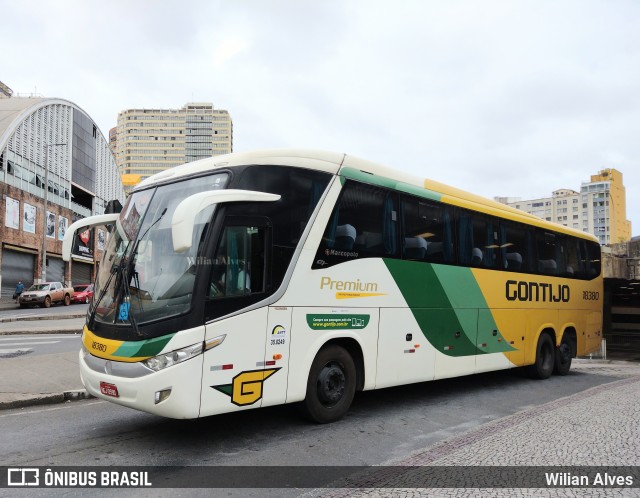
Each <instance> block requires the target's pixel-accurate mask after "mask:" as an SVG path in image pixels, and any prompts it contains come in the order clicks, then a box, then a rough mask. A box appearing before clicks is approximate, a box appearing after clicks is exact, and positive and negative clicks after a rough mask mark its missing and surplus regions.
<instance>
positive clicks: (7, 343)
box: [2, 341, 60, 347]
mask: <svg viewBox="0 0 640 498" xmlns="http://www.w3.org/2000/svg"><path fill="white" fill-rule="evenodd" d="M59 342H60V341H37V342H33V341H29V342H24V341H21V342H5V343H3V344H2V346H3V347H4V346H23V345H29V346H34V345H36V344H58V343H59Z"/></svg>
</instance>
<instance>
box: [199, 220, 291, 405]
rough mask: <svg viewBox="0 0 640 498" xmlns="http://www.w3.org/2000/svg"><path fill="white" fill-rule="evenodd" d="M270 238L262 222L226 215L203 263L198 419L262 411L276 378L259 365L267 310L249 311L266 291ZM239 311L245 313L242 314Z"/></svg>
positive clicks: (265, 222)
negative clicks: (203, 331) (205, 275)
mask: <svg viewBox="0 0 640 498" xmlns="http://www.w3.org/2000/svg"><path fill="white" fill-rule="evenodd" d="M270 234H271V229H270V224H269V222H268V220H267V219H265V218H257V217H245V216H227V217H226V218H225V222H224V225H223V227H222V229H221V233H220V237H219V241H218V242H217V247H216V250H215V252H214V255H213V257H212V258H210V260H209V258H205V259H206V261H205V263H208V264H209V266H210V267H211V268H210V270H209V274H210V277H209V284H208V285H207V291H206V292H207V296H206V302H205V315H206V320H207V321H209V323H207V324H206V338H205V347H206V348H209V349H207V350H206V351H205V357H204V366H203V376H202V382H203V383H202V397H201V410H200V415H201V416H203V415H210V414H213V413H222V412H228V411H235V410H239V409H245V408H256V407H259V406H262V399H263V393H264V387H265V385H268V383H269V382H270V381H271V380H272V379H271V377H272V376H275V375H276V373H277V369H274V368H273V366H272V365H265V341H264V336H265V325H267V324H268V317H269V309H268V308H267V307H266V306H262V307H259V308H255V309H251V307H252V306H254V307H255V305H256V304H257V303H259V302H260V301H262V300H264V299H265V297H266V296H267V295H268V292H269V291H270V287H269V268H270V265H269V264H268V262H269V258H270V250H269V247H270V239H271V235H270ZM245 308H247V309H248V310H249V311H244V312H243V311H242V310H243V309H245ZM227 315H229V317H228V318H223V319H221V320H218V321H215V319H216V317H218V316H221V317H224V316H227ZM285 325H286V323H285ZM272 354H275V353H272ZM283 357H284V355H283Z"/></svg>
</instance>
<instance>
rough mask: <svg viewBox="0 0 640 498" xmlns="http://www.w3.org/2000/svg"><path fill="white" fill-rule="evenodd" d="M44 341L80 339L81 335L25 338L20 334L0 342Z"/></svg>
mask: <svg viewBox="0 0 640 498" xmlns="http://www.w3.org/2000/svg"><path fill="white" fill-rule="evenodd" d="M42 339H80V334H65V335H49V334H37V335H35V336H33V335H32V336H27V337H23V336H21V335H19V334H14V335H11V336H9V337H6V336H5V337H2V338H0V341H17V340H20V341H38V340H42Z"/></svg>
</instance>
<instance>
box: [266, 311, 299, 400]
mask: <svg viewBox="0 0 640 498" xmlns="http://www.w3.org/2000/svg"><path fill="white" fill-rule="evenodd" d="M292 313H293V308H292V307H290V306H272V307H270V308H269V316H268V321H267V330H266V344H265V355H264V369H265V370H264V375H263V377H264V379H265V381H264V388H263V395H262V406H270V405H279V404H282V403H285V402H286V400H287V380H288V377H289V354H290V349H289V346H290V344H291V314H292Z"/></svg>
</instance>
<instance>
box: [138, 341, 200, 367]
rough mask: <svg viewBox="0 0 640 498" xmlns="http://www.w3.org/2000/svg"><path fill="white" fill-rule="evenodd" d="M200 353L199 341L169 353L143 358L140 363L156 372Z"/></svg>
mask: <svg viewBox="0 0 640 498" xmlns="http://www.w3.org/2000/svg"><path fill="white" fill-rule="evenodd" d="M200 353H202V343H201V342H199V343H198V344H194V345H192V346H187V347H186V348H182V349H177V350H175V351H171V352H169V353H163V354H159V355H158V356H154V357H153V358H149V359H147V360H144V361H142V362H141V363H142V364H143V365H146V366H147V367H149V368H150V369H151V370H155V371H156V372H158V371H160V370H163V369H165V368H167V367H170V366H173V365H175V364H177V363H182V362H183V361H186V360H188V359H189V358H193V357H194V356H198V355H199V354H200Z"/></svg>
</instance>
